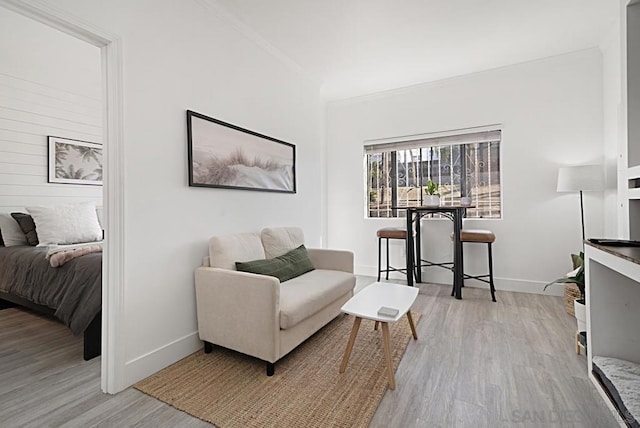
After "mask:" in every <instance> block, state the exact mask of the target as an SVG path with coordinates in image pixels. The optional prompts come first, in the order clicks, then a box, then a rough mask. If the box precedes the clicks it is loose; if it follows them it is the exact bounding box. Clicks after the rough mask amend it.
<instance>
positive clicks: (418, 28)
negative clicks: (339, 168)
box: [210, 0, 618, 99]
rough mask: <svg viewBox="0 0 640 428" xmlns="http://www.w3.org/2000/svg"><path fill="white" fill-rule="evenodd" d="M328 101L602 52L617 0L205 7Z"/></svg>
mask: <svg viewBox="0 0 640 428" xmlns="http://www.w3.org/2000/svg"><path fill="white" fill-rule="evenodd" d="M210 1H213V2H215V3H216V4H217V6H218V8H219V9H221V10H223V11H224V12H225V14H227V15H231V17H232V18H233V19H235V20H236V21H237V22H239V23H240V25H241V26H243V27H244V28H245V29H247V28H248V30H249V32H251V33H253V34H254V35H257V36H258V38H259V39H263V40H264V41H266V42H267V43H266V44H267V45H271V46H272V47H273V48H275V49H276V50H277V51H279V52H280V53H282V54H284V56H285V57H287V58H288V59H289V60H290V62H293V63H295V64H297V65H298V66H299V67H300V68H302V69H303V70H304V72H305V73H307V74H308V75H309V76H310V77H311V78H312V79H315V80H318V81H319V82H321V83H322V93H323V95H324V96H326V97H327V98H328V99H338V98H346V97H351V96H356V95H362V94H368V93H373V92H379V91H383V90H388V89H393V88H398V87H403V86H408V85H413V84H417V83H422V82H429V81H434V80H439V79H443V78H448V77H452V76H458V75H462V74H467V73H473V72H477V71H481V70H487V69H491V68H495V67H500V66H504V65H509V64H515V63H519V62H524V61H529V60H533V59H539V58H544V57H548V56H553V55H558V54H562V53H567V52H571V51H576V50H581V49H586V48H590V47H595V46H598V44H599V43H600V42H601V40H602V38H603V37H604V36H605V35H606V33H607V32H608V31H611V30H612V26H613V24H614V22H615V20H616V17H617V13H618V12H617V10H618V1H617V0H534V1H531V0H210Z"/></svg>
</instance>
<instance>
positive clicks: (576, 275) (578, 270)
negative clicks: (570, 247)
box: [544, 252, 587, 332]
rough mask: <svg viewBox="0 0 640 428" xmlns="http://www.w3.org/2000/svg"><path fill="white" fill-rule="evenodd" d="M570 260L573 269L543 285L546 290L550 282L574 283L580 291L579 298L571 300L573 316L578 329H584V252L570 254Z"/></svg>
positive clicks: (585, 312) (585, 326)
mask: <svg viewBox="0 0 640 428" xmlns="http://www.w3.org/2000/svg"><path fill="white" fill-rule="evenodd" d="M571 260H572V261H573V270H572V271H571V272H569V273H568V274H566V275H565V276H563V277H562V278H558V279H556V280H554V281H551V282H550V283H548V284H547V285H545V286H544V289H545V290H546V289H547V287H549V286H550V285H551V284H576V286H577V287H578V290H579V291H580V298H579V299H576V300H574V301H573V305H574V310H575V317H576V319H577V320H578V331H579V332H580V331H585V330H586V329H587V321H586V320H587V310H586V306H585V294H584V293H585V287H584V253H583V252H580V254H579V255H576V254H572V255H571Z"/></svg>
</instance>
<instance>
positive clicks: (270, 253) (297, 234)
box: [260, 227, 304, 259]
mask: <svg viewBox="0 0 640 428" xmlns="http://www.w3.org/2000/svg"><path fill="white" fill-rule="evenodd" d="M260 239H261V240H262V246H263V247H264V255H265V257H266V258H268V259H272V258H274V257H278V256H281V255H283V254H285V253H287V252H289V251H291V250H293V249H294V248H298V247H299V246H300V245H302V244H304V232H302V229H300V228H299V227H266V228H264V229H262V232H261V233H260Z"/></svg>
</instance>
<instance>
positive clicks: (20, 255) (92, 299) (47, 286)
mask: <svg viewBox="0 0 640 428" xmlns="http://www.w3.org/2000/svg"><path fill="white" fill-rule="evenodd" d="M46 254H47V248H46V247H29V246H22V245H18V246H12V247H0V291H4V292H5V293H10V294H13V295H15V296H19V297H22V298H23V299H26V300H29V301H30V302H33V303H36V304H38V305H41V306H47V307H49V308H51V309H54V310H55V316H56V318H58V319H59V320H60V321H62V322H63V323H64V324H65V325H66V326H67V327H69V328H70V329H71V331H72V332H73V334H75V335H79V334H81V333H82V332H83V331H84V330H85V329H86V328H87V326H88V325H89V323H90V322H91V321H92V320H93V318H94V317H95V316H96V315H97V314H98V313H99V312H100V309H101V308H102V253H93V254H85V255H84V256H81V257H78V258H76V259H73V260H71V261H69V262H67V263H65V264H64V265H63V266H61V267H56V268H54V267H51V265H50V264H49V261H48V260H47V259H46V258H45V255H46Z"/></svg>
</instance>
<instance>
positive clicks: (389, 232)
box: [376, 227, 407, 281]
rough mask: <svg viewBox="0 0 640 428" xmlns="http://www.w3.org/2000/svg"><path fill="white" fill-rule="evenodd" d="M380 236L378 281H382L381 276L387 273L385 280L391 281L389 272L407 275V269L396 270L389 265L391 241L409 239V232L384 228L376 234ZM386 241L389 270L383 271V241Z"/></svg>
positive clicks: (396, 228)
mask: <svg viewBox="0 0 640 428" xmlns="http://www.w3.org/2000/svg"><path fill="white" fill-rule="evenodd" d="M376 235H377V236H378V281H380V274H381V273H382V272H385V274H386V275H385V279H387V280H388V279H389V272H401V273H403V274H405V275H406V274H407V269H406V268H395V267H393V266H390V265H389V239H402V240H406V239H407V230H406V229H403V228H401V227H383V228H382V229H378V230H377V232H376ZM383 239H386V241H387V242H386V243H387V268H386V269H382V266H381V264H382V254H381V253H382V240H383Z"/></svg>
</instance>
